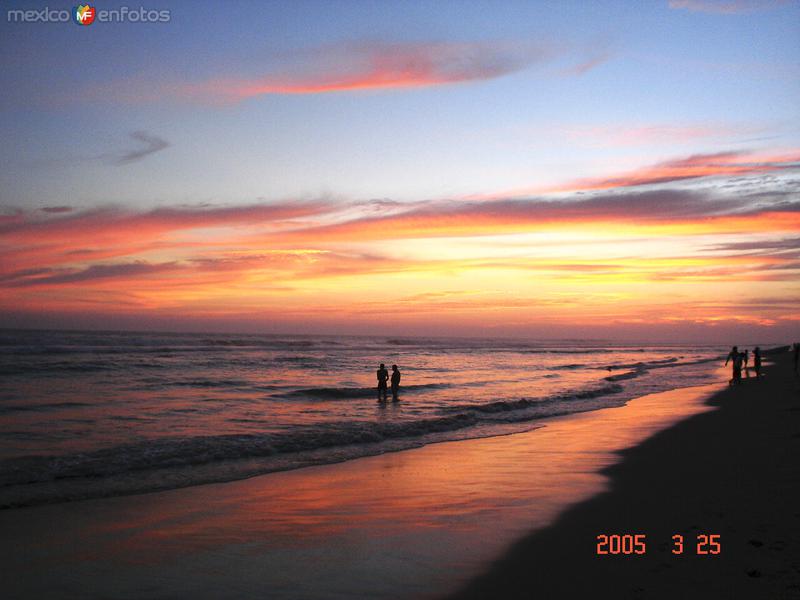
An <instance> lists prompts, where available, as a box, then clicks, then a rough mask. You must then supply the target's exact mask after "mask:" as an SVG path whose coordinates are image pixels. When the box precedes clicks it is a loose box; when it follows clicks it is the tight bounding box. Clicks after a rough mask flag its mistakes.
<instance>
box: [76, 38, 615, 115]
mask: <svg viewBox="0 0 800 600" xmlns="http://www.w3.org/2000/svg"><path fill="white" fill-rule="evenodd" d="M572 54H574V51H572V50H571V49H569V48H566V47H565V46H559V45H555V44H543V43H542V44H533V43H509V42H493V43H492V42H416V43H387V42H362V43H352V42H351V43H345V44H336V45H331V46H328V47H324V48H317V49H314V50H308V51H305V52H303V53H301V54H299V55H297V56H295V57H288V59H286V60H287V61H288V62H291V63H293V64H292V65H291V67H290V66H288V65H287V66H284V67H282V68H278V69H276V70H274V71H272V72H268V73H265V74H263V75H256V76H246V77H230V76H221V77H214V76H210V77H208V78H205V79H201V80H198V81H172V82H168V83H163V82H161V83H155V82H151V81H144V80H127V81H117V82H115V83H114V84H113V85H106V86H103V87H102V88H95V89H93V90H91V91H90V93H89V95H90V96H93V97H96V98H112V99H116V100H119V101H123V102H155V101H162V100H164V99H170V100H173V101H190V102H201V103H211V104H223V105H224V104H230V103H235V102H239V101H242V100H245V99H248V98H255V97H258V96H270V95H303V94H328V93H335V92H361V91H369V90H373V91H375V90H402V89H414V88H426V87H433V86H442V85H453V84H462V83H474V82H480V81H488V80H492V79H497V78H499V77H503V76H506V75H510V74H512V73H516V72H519V71H522V70H524V69H527V68H530V67H533V66H535V65H542V64H546V63H548V62H552V61H555V60H557V59H559V58H565V59H567V60H569V59H570V55H572ZM610 57H611V52H610V51H609V50H607V49H605V48H603V49H601V50H600V51H593V52H592V53H590V54H589V55H588V56H586V57H583V58H580V57H579V62H578V64H576V65H574V66H572V67H569V68H567V69H566V70H564V73H566V74H570V75H582V74H584V73H586V72H587V71H589V70H591V69H593V68H595V67H596V66H597V65H599V64H602V63H603V62H606V61H607V60H608V59H609V58H610Z"/></svg>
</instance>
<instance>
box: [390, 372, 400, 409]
mask: <svg viewBox="0 0 800 600" xmlns="http://www.w3.org/2000/svg"><path fill="white" fill-rule="evenodd" d="M399 389H400V369H398V368H397V365H392V402H397V390H399Z"/></svg>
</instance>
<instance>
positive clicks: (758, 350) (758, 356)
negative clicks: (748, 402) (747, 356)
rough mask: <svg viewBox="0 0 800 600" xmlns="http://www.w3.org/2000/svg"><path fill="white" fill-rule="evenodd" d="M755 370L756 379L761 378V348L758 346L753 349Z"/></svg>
mask: <svg viewBox="0 0 800 600" xmlns="http://www.w3.org/2000/svg"><path fill="white" fill-rule="evenodd" d="M753 368H754V369H755V371H756V379H758V378H759V377H761V348H759V347H758V346H756V347H755V348H754V349H753Z"/></svg>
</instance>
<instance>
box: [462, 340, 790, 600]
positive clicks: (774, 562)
mask: <svg viewBox="0 0 800 600" xmlns="http://www.w3.org/2000/svg"><path fill="white" fill-rule="evenodd" d="M771 359H772V360H775V362H776V364H775V365H771V366H769V367H768V368H767V372H766V376H765V377H764V378H763V379H761V380H758V381H756V380H754V379H749V380H745V381H744V383H743V385H741V386H735V387H730V388H729V389H726V390H724V391H723V392H721V393H719V394H717V395H715V396H713V397H712V398H711V401H710V403H711V404H712V405H713V406H715V407H717V408H718V410H715V411H713V412H709V413H705V414H701V415H697V416H695V417H693V418H691V419H689V420H686V421H684V422H682V423H679V424H677V425H676V426H674V427H672V428H670V429H667V430H665V431H663V432H661V433H659V434H657V435H655V436H654V437H652V438H650V439H649V440H647V441H646V442H644V443H643V444H641V445H639V446H636V447H635V448H632V449H631V450H628V451H626V452H624V453H623V457H624V459H623V461H622V462H620V463H618V464H616V465H614V466H612V467H610V468H607V469H605V471H604V473H605V474H606V475H607V476H609V477H610V479H611V485H610V489H609V490H608V491H607V492H606V493H603V494H601V495H599V496H596V497H595V498H593V499H591V500H589V501H587V502H584V503H581V504H579V505H577V506H575V507H573V508H572V509H570V510H568V511H566V512H565V513H563V514H562V515H561V516H560V517H559V518H558V520H557V521H556V522H555V523H554V524H552V525H551V526H550V527H548V528H546V529H543V530H540V531H539V532H537V533H535V534H533V535H530V536H529V537H527V538H526V539H523V540H522V541H520V542H518V543H516V544H515V545H514V546H513V548H512V549H511V550H510V551H509V552H507V553H506V555H505V556H504V557H503V558H502V559H500V560H498V561H496V562H495V564H494V565H493V566H492V567H491V568H490V569H489V570H488V572H487V573H485V574H484V575H482V576H481V577H479V578H477V579H476V580H474V581H472V582H471V583H470V584H469V585H468V586H466V587H465V588H464V589H463V590H462V591H461V592H460V593H458V594H456V596H455V597H456V598H491V597H495V598H532V597H541V598H648V599H649V598H753V599H765V598H770V599H776V598H800V468H798V457H800V379H798V378H797V377H796V376H794V375H793V373H792V366H791V364H790V358H789V356H788V353H784V354H782V355H780V356H772V357H771ZM598 534H645V535H646V551H645V554H644V555H636V554H632V555H625V554H617V555H611V554H609V555H598V554H597V548H596V536H597V535H598ZM675 534H680V535H682V536H683V537H684V540H685V542H684V551H683V553H682V554H680V555H676V554H673V553H672V550H673V548H675V546H673V543H672V536H673V535H675ZM703 534H717V535H719V536H720V538H719V543H720V547H721V551H720V553H719V554H716V555H715V554H705V555H699V554H698V553H697V541H698V539H697V538H698V536H699V535H703ZM700 541H701V542H702V541H704V540H703V539H702V538H701V539H700ZM704 548H705V549H707V550H710V549H712V547H711V546H705V547H704Z"/></svg>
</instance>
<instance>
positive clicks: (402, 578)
mask: <svg viewBox="0 0 800 600" xmlns="http://www.w3.org/2000/svg"><path fill="white" fill-rule="evenodd" d="M782 381H783V379H780V381H779V378H778V377H777V376H775V377H774V380H773V376H772V375H770V377H769V378H768V379H766V380H765V381H764V382H759V384H758V389H763V390H775V393H778V392H780V393H785V389H784V388H785V386H784V387H781V385H783V384H782V383H781V382H782ZM721 387H722V386H721V385H720V384H719V383H718V384H713V385H709V386H703V387H702V388H686V389H682V390H673V391H671V392H665V393H662V394H653V395H650V396H645V397H643V398H638V399H636V400H633V401H631V402H630V403H629V404H628V405H627V406H624V407H620V408H611V409H604V410H600V411H595V412H590V413H583V414H578V415H570V416H567V417H562V418H556V419H551V420H548V421H546V422H545V427H542V428H541V429H538V430H535V431H531V432H529V433H523V434H515V435H510V436H504V437H495V438H488V439H478V440H467V441H458V442H447V443H441V444H434V445H430V446H426V447H424V448H419V449H416V450H408V451H403V452H397V453H392V454H385V455H381V456H373V457H368V458H362V459H358V460H352V461H348V462H345V463H340V464H334V465H325V466H319V467H310V468H305V469H299V470H296V471H290V472H284V473H273V474H270V475H265V476H260V477H255V478H253V479H250V480H246V481H237V482H233V483H225V484H214V485H205V486H198V487H194V488H186V489H180V490H173V491H169V492H160V493H154V494H144V495H140V496H129V497H121V498H108V499H101V500H90V501H81V502H73V503H68V504H61V505H54V506H41V507H35V508H27V509H14V510H5V511H0V529H2V531H3V541H2V545H1V546H0V560H2V562H3V565H4V569H5V570H6V573H8V574H11V575H12V576H11V577H6V578H5V579H6V582H5V583H4V584H3V590H4V595H6V596H7V597H14V598H16V597H19V598H36V597H59V598H62V597H68V598H72V597H74V598H93V597H103V598H164V597H199V598H240V597H269V598H344V597H370V598H433V597H441V596H443V595H446V594H448V593H452V592H453V591H454V590H458V589H460V588H462V589H464V590H465V591H464V594H466V595H468V596H470V597H503V596H514V595H517V596H525V597H528V596H532V595H537V596H539V595H540V593H541V594H544V595H541V596H540V597H551V598H554V597H570V596H569V595H563V594H562V595H559V594H558V590H559V587H558V586H559V585H561V584H564V583H566V584H569V585H571V586H573V589H575V590H578V591H579V595H578V596H576V597H580V590H583V589H592V590H594V589H595V587H596V585H595V584H594V583H593V582H592V581H591V577H595V576H596V575H594V574H595V573H600V574H601V575H603V576H604V577H606V578H607V579H606V581H608V582H609V585H610V586H611V587H610V589H613V590H618V591H624V592H626V593H628V592H631V591H632V590H634V589H635V588H636V587H641V588H643V589H645V590H647V591H649V590H651V589H653V587H652V586H653V585H654V584H653V583H652V582H653V581H656V580H653V579H649V577H650V574H651V571H652V572H654V573H656V574H659V573H660V577H661V579H665V580H667V581H669V580H670V578H671V575H670V573H671V572H673V571H675V569H676V568H675V566H674V564H673V563H671V562H670V561H671V560H673V557H672V556H671V555H669V554H668V542H669V536H670V535H671V534H672V533H673V530H674V531H686V532H687V536H688V535H690V534H691V533H693V532H694V531H695V530H693V529H691V528H692V527H697V528H699V529H698V531H699V530H703V531H705V530H709V531H712V530H713V532H714V533H717V532H718V533H721V534H722V535H723V538H722V543H723V551H724V553H725V554H724V555H723V560H720V558H719V557H703V558H704V559H707V560H706V563H703V564H704V565H708V564H710V565H711V567H710V568H700V569H696V570H695V571H690V570H687V573H695V574H696V576H697V577H699V578H701V579H702V578H705V577H707V576H709V577H714V576H715V575H714V573H715V572H716V571H714V569H716V570H717V571H718V570H719V569H720V568H722V567H721V565H728V564H729V560H728V557H729V556H736V555H737V552H739V553H741V552H745V553H747V552H752V553H754V554H753V556H754V557H758V556H772V555H773V554H775V555H782V556H787V555H793V556H796V553H794V554H792V552H793V547H792V543H793V542H792V541H791V540H792V539H796V537H794V538H791V537H790V535H789V534H788V533H786V535H783V536H778V535H777V534H776V535H772V533H770V534H769V535H767V533H768V532H769V531H771V532H775V530H776V528H777V527H778V525H777V524H776V522H774V520H773V521H771V520H770V519H772V518H773V515H777V514H785V511H786V510H788V504H792V503H793V504H794V506H796V502H794V500H795V499H796V495H795V496H791V497H790V496H788V495H785V496H783V497H781V498H779V499H777V500H775V502H778V503H779V504H780V507H781V509H782V510H783V511H784V512H780V511H778V512H775V513H773V512H772V511H769V512H765V511H763V510H760V509H758V508H759V507H761V508H762V509H763V507H764V506H765V505H770V504H771V502H772V500H771V499H770V497H769V496H764V497H761V498H760V503H759V502H755V503H754V501H755V500H756V499H757V498H754V497H753V496H754V494H750V493H749V492H747V489H748V485H743V484H742V481H745V480H746V481H747V482H753V483H755V482H759V483H758V486H757V487H758V489H763V490H764V491H765V492H766V493H767V494H774V493H777V492H778V491H779V490H782V489H783V488H782V487H781V485H782V483H781V482H785V480H786V478H787V477H791V476H793V473H790V472H789V470H787V456H786V454H785V453H786V452H787V451H789V450H790V449H791V448H794V446H791V448H790V447H789V446H788V445H787V444H789V443H790V442H791V444H798V443H799V442H798V440H797V438H796V437H795V438H791V437H790V436H791V435H793V434H796V433H797V428H796V427H794V425H793V424H794V423H796V415H799V414H800V413H794V412H789V408H790V404H791V402H789V401H787V400H786V398H785V397H780V398H779V399H775V400H772V399H762V400H760V401H755V400H753V399H751V400H749V401H748V400H747V398H749V397H750V396H749V395H748V394H752V392H751V391H749V390H756V388H757V386H756V385H749V384H748V385H747V386H743V387H742V388H741V389H737V390H732V391H731V392H727V391H726V392H725V393H723V394H722V395H721V396H719V397H718V398H717V399H716V400H715V402H716V403H719V402H722V403H723V405H725V406H727V404H733V405H734V406H735V408H734V409H733V411H732V412H731V411H730V410H728V409H725V410H718V411H714V412H713V413H708V414H700V413H707V412H708V411H710V410H711V407H709V406H708V405H707V404H706V403H705V400H706V399H707V398H708V397H709V396H710V394H711V393H712V392H714V391H716V390H719V389H720V388H721ZM767 402H771V403H772V404H767ZM773 404H774V406H773ZM778 405H780V406H781V407H782V408H776V407H777V406H778ZM776 411H780V412H779V413H778V412H776ZM773 413H775V414H777V415H778V416H777V419H778V425H779V429H778V430H775V429H774V423H773V421H774V420H775V419H774V418H773V417H771V416H769V415H773ZM692 414H694V415H698V416H695V417H694V418H692V419H691V420H689V421H686V422H685V423H683V424H679V425H678V426H676V427H674V428H673V429H669V430H668V431H667V432H665V433H662V434H660V435H657V436H656V437H655V438H653V439H652V440H651V441H649V442H646V443H645V444H644V445H641V446H637V444H641V443H642V441H643V440H645V439H647V438H649V437H651V436H652V435H653V433H654V432H656V431H659V430H662V429H664V428H666V427H669V426H670V425H673V424H674V423H676V422H677V421H680V420H682V419H685V418H686V417H687V416H688V415H692ZM720 415H722V416H720ZM726 415H727V416H726ZM731 415H733V416H731ZM789 417H791V418H789ZM744 430H747V432H748V433H750V434H752V435H748V437H747V439H750V438H751V437H752V440H751V442H752V443H748V444H746V445H737V444H735V443H733V442H734V441H735V440H736V438H737V437H741V436H742V435H743V433H744V432H745V431H744ZM687 431H688V432H689V433H687ZM773 432H774V433H775V434H776V435H779V436H780V435H783V436H784V437H779V439H780V440H782V441H781V444H778V445H776V444H773V443H771V442H770V440H771V439H772V437H771V436H772V434H773ZM787 436H789V437H787ZM784 438H786V440H784ZM664 439H666V440H667V442H664V441H662V440H664ZM753 440H760V443H756V441H753ZM731 444H732V446H731ZM654 445H655V447H656V448H657V450H656V451H654V450H653V449H652V448H653V446H654ZM634 446H636V447H635V448H634V449H633V450H630V451H627V452H625V453H624V456H625V460H624V462H623V463H622V465H621V466H617V467H611V468H610V469H609V467H610V466H611V465H613V464H615V463H617V462H618V461H619V451H620V450H621V449H624V448H632V447H634ZM777 447H780V448H782V450H781V452H783V454H781V455H780V456H781V457H782V460H778V459H777V458H774V450H775V448H777ZM658 448H660V449H658ZM795 449H796V448H795ZM740 454H741V455H742V456H739V455H740ZM760 462H768V463H769V464H768V465H764V466H765V467H766V468H765V469H762V470H760V471H759V476H758V478H757V479H755V480H754V479H752V478H749V475H750V473H749V471H750V469H752V468H753V465H754V463H760ZM788 466H791V465H788ZM604 470H605V471H604ZM608 476H610V477H611V480H609V478H608ZM717 479H720V482H717V481H716V480H717ZM762 480H763V483H762ZM609 481H611V485H612V487H611V491H610V492H608V493H604V494H602V495H601V496H599V499H598V500H590V501H589V503H587V504H580V505H579V506H578V508H576V509H573V510H570V511H569V512H567V513H566V514H565V515H564V516H563V517H561V518H558V516H559V514H561V513H562V512H563V511H564V508H565V507H568V506H572V505H575V504H576V503H579V502H582V501H586V500H587V499H589V498H592V497H593V496H596V495H597V494H599V493H602V492H604V491H607V490H608V489H609ZM626 482H627V483H626ZM795 483H796V480H795ZM779 484H781V485H779ZM740 489H743V490H745V495H743V496H742V501H743V502H744V503H745V504H741V503H738V501H735V500H731V499H730V498H728V497H727V496H728V495H729V494H731V493H733V491H736V493H737V494H738V493H740V492H739V490H740ZM793 489H796V488H793ZM779 495H780V494H779ZM598 505H599V506H601V507H605V508H604V509H602V510H599V511H598V509H595V508H592V507H593V506H598ZM730 505H734V506H736V507H738V508H740V509H742V510H743V511H744V512H747V510H748V506H749V507H752V508H753V514H752V515H750V518H751V520H754V521H753V522H754V523H756V524H758V525H759V527H761V526H762V525H764V526H765V527H767V528H768V530H769V531H768V532H767V533H763V532H762V530H761V529H759V528H758V527H756V528H755V529H752V528H749V527H744V525H743V524H744V521H742V520H739V518H738V517H734V518H730V515H732V514H734V512H732V509H731V507H730ZM682 511H685V512H682ZM793 514H794V517H793V518H794V521H793V523H794V525H795V526H796V524H797V514H796V512H795V513H793ZM557 518H558V520H557V521H555V525H553V526H552V527H548V525H552V524H553V523H554V520H555V519H557ZM770 523H771V525H770ZM734 527H736V528H739V529H738V530H734V529H733V528H734ZM769 527H772V529H769ZM542 528H546V529H543V530H542V531H543V532H542V533H541V534H536V535H534V536H533V537H532V538H528V539H526V540H524V541H523V542H520V543H518V544H517V545H516V546H513V550H512V551H511V553H510V554H506V553H507V551H508V548H509V547H511V545H512V544H513V543H514V542H515V541H517V540H519V539H520V538H522V537H524V536H525V535H526V533H527V532H531V531H534V530H537V529H539V530H541V529H542ZM633 529H635V530H636V531H637V532H644V533H647V535H648V554H647V555H646V557H645V558H644V560H639V562H636V559H639V558H640V557H635V558H630V557H619V556H613V557H603V559H604V560H599V558H598V557H596V556H595V555H594V550H595V536H596V534H597V533H600V532H608V533H612V532H617V531H619V532H620V533H623V532H627V531H632V530H633ZM765 531H767V530H765ZM665 535H666V538H664V536H665ZM743 536H744V537H743ZM759 536H760V537H759ZM662 538H663V539H662ZM745 538H746V539H745ZM751 538H753V539H754V540H756V539H757V541H761V542H763V545H762V546H759V547H756V546H750V545H748V542H749V540H750V539H751ZM687 540H688V537H687ZM662 544H663V548H661V551H659V548H660V546H661V545H662ZM687 544H688V541H687ZM780 544H782V545H783V546H782V548H777V549H776V547H777V546H778V545H780ZM742 545H744V546H745V547H744V548H743V549H739V550H734V549H733V548H734V546H736V547H737V548H738V546H742ZM665 551H666V552H667V554H666V555H664V552H665ZM781 553H782V554H781ZM503 555H505V558H504V559H502V560H501V561H499V562H494V563H493V561H496V560H497V557H498V556H503ZM659 557H660V558H659ZM676 560H681V561H683V562H685V563H687V564H689V563H691V561H693V560H694V561H695V562H698V559H693V558H692V557H688V556H684V557H681V558H680V559H676ZM714 560H716V563H714V562H712V561H714ZM746 562H747V561H746ZM651 563H652V565H653V566H652V568H650V567H645V566H641V565H650V564H651ZM492 564H494V565H495V566H494V568H493V569H491V570H490V571H489V572H488V574H487V575H484V576H483V577H482V578H480V579H478V580H477V581H473V583H472V584H471V585H469V586H468V587H465V586H467V585H468V582H469V581H470V580H472V578H474V577H475V576H476V575H477V574H479V573H482V572H485V571H486V570H487V569H488V568H489V567H490V565H492ZM637 565H638V566H637ZM747 565H748V566H747V569H749V568H751V567H752V568H753V569H760V571H761V573H763V575H762V577H760V578H758V581H751V579H753V578H749V577H748V576H747V574H746V573H745V574H744V575H743V577H744V579H745V580H746V583H748V584H753V583H756V584H763V583H765V582H767V581H768V580H769V579H770V578H771V577H772V576H773V570H774V568H775V567H774V566H773V563H768V562H763V561H762V562H758V561H754V562H752V565H750V562H748V563H747ZM726 568H727V567H726ZM637 569H638V571H637ZM606 571H608V572H606ZM734 571H736V572H737V573H738V571H737V570H736V569H734ZM637 573H638V574H637ZM617 576H618V577H620V578H621V579H619V580H618V579H615V577H617ZM637 577H638V579H637ZM673 589H677V588H673ZM680 589H683V588H680ZM771 589H772V588H771ZM547 590H553V592H552V593H549V594H548V593H547V592H546V591H547ZM683 595H684V596H686V594H683ZM647 597H649V596H647ZM707 597H710V596H707ZM728 597H734V596H728ZM775 597H779V596H775Z"/></svg>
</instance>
